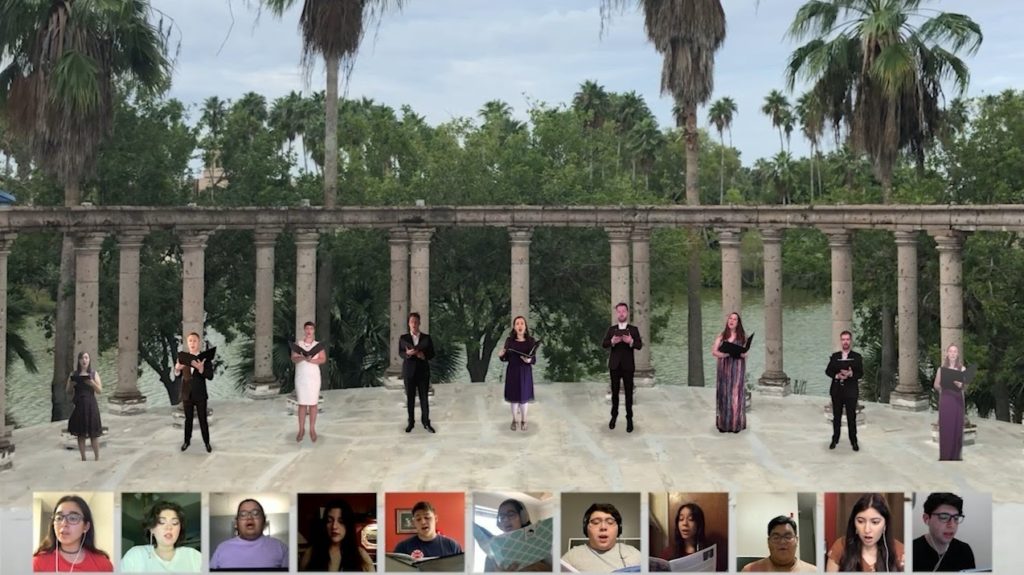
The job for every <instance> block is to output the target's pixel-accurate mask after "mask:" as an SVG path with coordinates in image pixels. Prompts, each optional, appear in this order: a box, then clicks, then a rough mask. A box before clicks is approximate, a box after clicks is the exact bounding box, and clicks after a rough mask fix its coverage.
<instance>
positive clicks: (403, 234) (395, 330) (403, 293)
mask: <svg viewBox="0 0 1024 575" xmlns="http://www.w3.org/2000/svg"><path fill="white" fill-rule="evenodd" d="M388 246H389V247H390V248H391V306H390V311H389V316H390V319H391V321H390V327H391V330H390V333H391V337H389V338H388V349H389V351H388V355H389V357H390V358H391V360H390V362H389V363H388V369H387V371H386V372H385V376H386V377H385V378H384V383H385V387H387V388H388V389H403V388H404V386H403V383H402V356H401V355H399V353H398V338H399V337H401V336H402V334H403V333H405V332H406V330H407V329H408V314H409V232H407V231H406V230H405V228H391V231H390V237H389V238H388Z"/></svg>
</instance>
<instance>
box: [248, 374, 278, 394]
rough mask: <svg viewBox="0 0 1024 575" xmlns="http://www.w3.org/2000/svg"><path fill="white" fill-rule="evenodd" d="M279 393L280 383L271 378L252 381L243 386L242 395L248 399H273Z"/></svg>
mask: <svg viewBox="0 0 1024 575" xmlns="http://www.w3.org/2000/svg"><path fill="white" fill-rule="evenodd" d="M280 393H281V382H279V381H277V380H276V379H274V378H273V377H270V378H260V379H253V380H252V381H250V382H248V383H246V384H245V390H243V391H242V395H244V396H245V397H248V398H249V399H273V398H275V397H277V396H278V395H280Z"/></svg>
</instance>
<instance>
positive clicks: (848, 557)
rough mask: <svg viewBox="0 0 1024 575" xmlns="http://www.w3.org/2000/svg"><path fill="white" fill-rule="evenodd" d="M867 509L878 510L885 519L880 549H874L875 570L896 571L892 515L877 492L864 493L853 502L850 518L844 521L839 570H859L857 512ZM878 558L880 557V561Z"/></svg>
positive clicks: (860, 546) (859, 549) (896, 560)
mask: <svg viewBox="0 0 1024 575" xmlns="http://www.w3.org/2000/svg"><path fill="white" fill-rule="evenodd" d="M867 509H874V510H875V511H878V513H879V515H881V516H882V519H883V520H884V521H885V524H884V527H885V531H884V535H883V537H882V539H881V541H880V542H879V543H881V547H882V548H881V549H876V554H875V571H898V565H899V558H898V557H897V556H896V549H895V548H894V545H895V538H894V537H893V534H892V532H893V529H892V523H891V522H890V520H891V519H892V516H891V515H890V513H889V505H888V504H887V503H886V502H885V498H884V497H882V495H881V494H879V493H865V494H864V495H862V496H861V498H860V499H858V500H857V502H856V503H854V504H853V509H851V510H850V519H849V521H847V522H846V541H845V543H846V544H845V546H844V547H843V556H842V557H841V560H840V561H839V570H840V571H860V570H861V568H860V556H861V551H862V545H861V541H860V536H858V535H857V514H858V513H861V512H862V511H865V510H867ZM879 559H882V560H881V561H880V560H879Z"/></svg>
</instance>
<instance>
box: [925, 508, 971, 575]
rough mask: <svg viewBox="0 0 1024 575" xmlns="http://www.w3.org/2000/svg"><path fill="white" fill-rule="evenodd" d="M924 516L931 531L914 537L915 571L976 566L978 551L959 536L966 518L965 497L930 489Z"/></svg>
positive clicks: (947, 569) (960, 569)
mask: <svg viewBox="0 0 1024 575" xmlns="http://www.w3.org/2000/svg"><path fill="white" fill-rule="evenodd" d="M921 519H922V520H923V521H924V523H925V525H927V526H928V532H927V533H925V534H924V535H922V536H920V537H918V538H917V539H914V556H913V560H914V571H933V572H934V571H945V572H950V571H963V570H965V569H975V568H976V565H975V564H974V551H973V550H972V549H971V546H970V545H968V544H967V543H964V542H963V541H961V540H959V539H957V538H956V532H957V529H959V528H960V522H961V521H963V520H964V500H963V498H961V497H960V496H958V495H955V494H953V493H929V494H928V498H927V499H925V500H924V515H922V517H921Z"/></svg>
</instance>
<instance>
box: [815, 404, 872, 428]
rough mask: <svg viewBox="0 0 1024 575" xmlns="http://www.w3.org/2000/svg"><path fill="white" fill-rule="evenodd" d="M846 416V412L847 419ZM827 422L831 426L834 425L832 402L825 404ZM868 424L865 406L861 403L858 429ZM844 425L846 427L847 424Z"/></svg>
mask: <svg viewBox="0 0 1024 575" xmlns="http://www.w3.org/2000/svg"><path fill="white" fill-rule="evenodd" d="M845 415H846V412H845V411H844V412H843V416H844V417H845ZM825 421H827V422H828V424H829V425H832V402H831V401H830V402H828V403H826V404H825ZM866 423H867V419H866V418H865V417H864V404H863V403H860V402H857V427H860V426H862V425H865V424H866ZM843 425H846V424H845V423H844V424H843Z"/></svg>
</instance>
